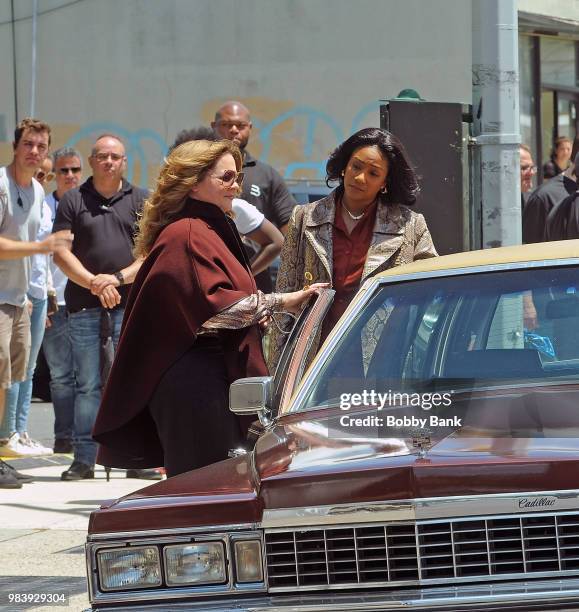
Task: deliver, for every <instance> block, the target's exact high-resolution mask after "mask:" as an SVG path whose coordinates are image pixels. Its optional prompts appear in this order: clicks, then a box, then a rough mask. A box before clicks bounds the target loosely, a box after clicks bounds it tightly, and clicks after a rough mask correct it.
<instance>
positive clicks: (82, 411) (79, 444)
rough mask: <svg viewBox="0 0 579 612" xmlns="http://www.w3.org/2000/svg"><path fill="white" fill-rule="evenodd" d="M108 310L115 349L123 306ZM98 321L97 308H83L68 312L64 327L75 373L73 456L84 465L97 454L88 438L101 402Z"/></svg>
mask: <svg viewBox="0 0 579 612" xmlns="http://www.w3.org/2000/svg"><path fill="white" fill-rule="evenodd" d="M110 313H111V320H112V325H113V343H114V346H115V349H116V347H117V344H118V342H119V336H120V333H121V323H122V321H123V313H124V309H123V308H116V309H114V310H111V311H110ZM100 321H101V309H100V308H85V309H84V310H81V311H79V312H74V313H69V315H68V329H69V333H70V340H71V342H72V359H73V363H74V371H75V376H76V395H75V398H74V438H73V444H74V459H75V461H80V462H81V463H84V464H86V465H94V462H95V459H96V453H97V443H96V442H95V441H94V440H93V439H92V436H91V432H92V428H93V425H94V422H95V420H96V415H97V412H98V409H99V404H100V401H101V375H100V326H101V323H100Z"/></svg>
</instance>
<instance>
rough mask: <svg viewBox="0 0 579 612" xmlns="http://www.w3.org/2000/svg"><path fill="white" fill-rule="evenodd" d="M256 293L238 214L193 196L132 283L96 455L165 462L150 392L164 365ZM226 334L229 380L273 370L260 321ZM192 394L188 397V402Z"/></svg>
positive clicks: (109, 460) (113, 462) (126, 461)
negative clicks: (216, 319)
mask: <svg viewBox="0 0 579 612" xmlns="http://www.w3.org/2000/svg"><path fill="white" fill-rule="evenodd" d="M252 293H256V286H255V281H254V279H253V276H252V275H251V272H250V271H249V262H248V261H247V257H246V255H245V251H244V249H243V245H242V243H241V240H240V238H239V234H238V233H237V230H236V229H235V225H234V224H233V222H232V221H231V220H230V219H229V218H228V217H227V216H226V215H225V214H224V213H223V211H222V210H221V209H219V208H218V207H217V206H214V205H213V204H208V203H206V202H199V201H197V200H189V201H188V202H187V204H186V205H185V211H184V212H183V213H182V214H181V215H180V218H179V219H178V220H176V221H174V222H173V223H171V224H170V225H168V226H167V227H166V228H164V229H163V231H162V232H161V234H160V235H159V237H158V238H157V240H156V242H155V244H154V246H153V249H152V250H151V253H150V254H149V256H148V257H147V259H146V260H145V261H144V263H143V265H142V267H141V269H140V270H139V273H138V274H137V277H136V279H135V282H134V283H133V286H132V288H131V293H130V295H129V299H128V301H127V305H126V309H125V316H124V319H123V326H122V330H121V338H120V342H119V346H118V350H117V354H116V356H115V361H114V363H113V367H112V370H111V373H110V376H109V379H108V381H107V384H106V387H105V390H104V393H103V398H102V402H101V405H100V409H99V413H98V415H97V419H96V423H95V426H94V429H93V437H94V439H95V440H96V441H97V442H99V443H100V447H99V453H98V457H97V462H98V463H100V464H101V465H106V466H111V467H125V468H144V467H158V466H162V465H163V449H162V447H161V443H160V441H159V438H158V436H157V430H156V427H155V423H154V421H153V419H152V418H151V415H150V414H149V410H148V408H147V403H148V401H149V399H150V398H151V396H152V394H153V392H154V390H155V388H156V386H157V384H158V382H159V380H160V379H161V377H162V376H163V374H164V373H165V371H166V370H167V369H168V368H169V367H170V366H171V365H172V364H173V363H175V361H177V359H179V358H180V357H181V356H182V355H183V354H184V353H185V352H186V351H187V350H188V349H189V348H190V347H191V346H192V344H193V343H194V342H195V337H196V333H197V331H198V330H199V328H200V327H201V325H202V324H203V323H204V322H205V321H207V320H208V319H210V318H211V317H212V316H214V315H215V314H217V313H219V312H221V311H222V310H224V309H225V308H228V307H229V306H231V305H232V304H235V303H236V302H238V301H239V300H241V299H243V298H245V297H247V296H248V295H251V294H252ZM220 336H221V340H222V343H223V347H224V352H225V360H226V364H227V370H228V374H229V379H230V382H232V381H233V380H235V379H237V378H243V377H245V376H264V375H267V367H266V365H265V362H264V360H263V354H262V350H261V337H260V332H259V329H258V326H257V325H252V326H251V327H246V328H243V329H240V330H223V331H222V332H220ZM202 394H203V389H199V395H202ZM187 401H188V398H187V397H184V398H183V404H184V406H185V405H186V404H187Z"/></svg>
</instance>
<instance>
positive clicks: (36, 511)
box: [0, 402, 151, 612]
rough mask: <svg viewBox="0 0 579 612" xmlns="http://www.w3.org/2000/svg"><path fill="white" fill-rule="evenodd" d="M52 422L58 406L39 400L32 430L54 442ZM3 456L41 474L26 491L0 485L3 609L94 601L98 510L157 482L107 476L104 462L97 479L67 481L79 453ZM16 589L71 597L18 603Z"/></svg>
mask: <svg viewBox="0 0 579 612" xmlns="http://www.w3.org/2000/svg"><path fill="white" fill-rule="evenodd" d="M53 422H54V416H53V412H52V404H48V403H41V402H33V404H32V406H31V409H30V417H29V431H28V433H29V434H30V436H31V437H32V438H33V439H35V440H39V441H40V442H42V444H43V445H44V446H48V447H49V448H52V445H53V437H52V426H53ZM4 459H5V460H6V461H8V462H9V463H10V464H11V465H13V466H14V467H15V468H16V469H18V470H19V471H22V472H24V473H25V474H30V475H31V476H34V482H32V483H30V484H25V485H23V487H22V489H0V517H1V521H0V611H1V612H21V611H22V610H33V611H34V612H41V611H42V612H52V611H54V610H75V611H76V612H79V611H80V610H84V609H85V608H87V607H88V606H89V602H88V597H87V591H86V569H85V559H84V543H85V540H86V532H87V527H88V519H89V515H90V513H91V511H92V510H94V509H96V508H98V507H99V506H100V505H101V504H103V503H104V502H105V501H107V500H110V499H117V498H119V497H122V496H123V495H127V494H128V493H132V492H133V491H136V490H138V489H142V488H143V487H145V486H147V485H149V484H151V481H146V480H135V479H129V478H126V473H125V471H124V470H112V471H111V480H110V481H109V482H107V481H106V477H105V472H104V469H103V468H100V469H99V467H98V466H97V470H96V472H95V479H94V480H84V481H78V482H63V481H61V480H60V474H61V472H63V471H64V470H65V469H66V468H67V467H68V466H69V465H70V463H71V462H72V455H52V456H49V457H28V458H22V459H9V458H4ZM17 594H20V595H25V594H29V599H35V600H36V601H38V600H39V599H40V596H42V595H43V594H57V595H60V596H62V595H64V598H65V599H66V604H62V605H51V606H46V605H44V606H43V605H39V604H38V603H20V604H15V603H11V600H14V598H15V596H16V595H17ZM36 594H38V595H39V596H38V597H31V595H36ZM60 599H61V600H62V597H60Z"/></svg>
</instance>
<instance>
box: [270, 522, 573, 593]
mask: <svg viewBox="0 0 579 612" xmlns="http://www.w3.org/2000/svg"><path fill="white" fill-rule="evenodd" d="M265 548H266V557H267V572H268V581H269V588H270V590H272V591H275V590H277V591H283V590H292V589H295V588H296V587H299V588H301V589H303V590H308V589H311V590H313V589H316V590H319V589H321V588H324V587H325V588H329V589H332V588H343V587H348V588H356V587H357V586H368V585H370V586H372V585H373V584H374V585H376V586H378V585H387V584H394V583H395V584H417V583H423V582H428V581H430V580H432V581H434V580H440V579H444V580H445V581H450V582H452V581H456V582H461V581H468V580H469V579H470V580H476V581H479V580H493V579H497V578H501V577H508V578H525V577H529V576H535V577H539V576H540V577H544V576H552V575H558V574H559V575H564V574H567V573H579V514H550V515H544V514H540V515H539V514H529V515H521V516H516V517H513V516H507V517H502V516H492V517H477V518H476V519H451V520H444V521H436V520H435V521H417V522H412V523H399V522H397V523H390V524H387V525H363V526H355V527H354V526H344V527H339V526H338V527H330V528H305V529H302V530H288V531H279V530H275V531H268V532H266V534H265Z"/></svg>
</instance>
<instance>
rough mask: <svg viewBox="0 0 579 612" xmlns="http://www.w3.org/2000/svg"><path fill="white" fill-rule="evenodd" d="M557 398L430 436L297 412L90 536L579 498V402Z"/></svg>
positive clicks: (469, 414) (507, 399)
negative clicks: (473, 501) (455, 503)
mask: <svg viewBox="0 0 579 612" xmlns="http://www.w3.org/2000/svg"><path fill="white" fill-rule="evenodd" d="M536 393H537V392H535V391H534V392H533V396H535V395H536ZM554 394H556V392H555V391H549V392H544V391H541V395H540V397H539V398H538V400H540V401H539V403H540V404H541V405H544V406H547V407H548V410H546V411H539V413H540V414H539V416H538V413H537V411H536V410H534V409H533V406H535V408H536V407H537V406H536V405H537V401H538V400H537V397H534V400H533V402H534V403H533V402H532V403H529V401H522V400H521V397H523V395H524V394H523V395H522V394H521V392H519V391H518V392H516V393H511V394H508V393H507V394H504V393H503V394H502V395H500V397H496V396H495V397H489V396H488V394H479V395H478V396H476V395H471V396H470V397H469V398H468V403H467V404H466V407H467V408H468V410H465V411H463V412H462V414H464V415H465V418H464V422H463V423H462V426H461V427H460V428H457V427H454V426H452V425H448V426H441V427H436V428H430V432H429V437H425V436H424V435H399V436H390V437H378V436H373V437H372V436H371V435H352V433H351V431H349V432H348V431H345V428H344V427H343V426H340V418H341V417H342V416H343V414H344V413H343V412H341V411H340V410H339V409H335V410H333V409H324V410H319V411H315V412H310V413H307V414H303V413H302V414H293V415H292V414H290V415H287V416H284V417H282V418H280V419H278V420H277V421H276V423H275V424H274V426H272V427H271V428H269V429H268V430H267V431H266V432H265V433H264V434H263V435H262V436H261V437H260V439H259V440H258V442H257V445H256V447H255V450H254V451H253V453H249V454H247V455H245V456H241V457H236V458H234V459H229V460H226V461H222V462H219V463H216V464H213V465H209V466H207V467H205V468H201V469H199V470H194V471H192V472H188V473H186V474H181V475H180V476H176V477H173V478H170V479H168V480H166V481H162V482H159V483H156V484H154V485H151V486H149V487H146V488H145V489H142V490H140V491H138V492H136V493H133V494H131V495H128V496H126V497H123V498H121V499H120V500H118V501H116V502H113V503H111V504H106V505H105V506H103V507H102V508H101V509H100V510H98V511H96V512H94V513H93V514H92V515H91V521H90V525H89V533H93V534H94V533H99V532H100V533H102V532H121V531H131V532H134V531H136V530H137V531H138V530H145V531H150V530H155V529H168V528H186V527H192V526H204V525H219V524H223V525H233V524H245V525H247V524H257V523H259V522H260V520H261V517H262V514H263V511H264V509H276V508H291V507H300V506H305V505H307V506H318V505H331V504H351V503H357V502H360V503H362V502H370V501H385V500H401V499H413V498H425V497H440V496H462V495H486V494H493V493H509V492H529V491H552V490H567V489H579V416H578V417H576V420H577V423H574V422H572V421H573V419H570V418H569V415H570V414H571V413H575V412H579V411H578V410H577V406H578V405H579V402H578V401H577V400H578V398H577V395H576V392H574V393H571V394H569V396H568V397H567V399H566V400H564V401H562V400H561V396H560V394H556V401H555V395H554ZM527 400H528V398H527ZM509 407H510V408H509ZM543 413H545V414H546V415H547V416H545V415H543ZM372 414H375V412H374V413H373V412H364V411H360V412H357V413H351V416H353V417H359V418H364V417H366V416H368V415H372ZM400 414H402V413H400ZM540 415H543V416H540ZM417 433H418V432H417ZM421 434H424V432H421ZM421 446H422V447H421Z"/></svg>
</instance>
